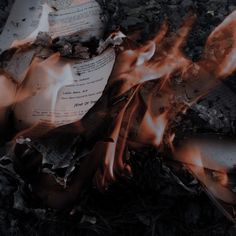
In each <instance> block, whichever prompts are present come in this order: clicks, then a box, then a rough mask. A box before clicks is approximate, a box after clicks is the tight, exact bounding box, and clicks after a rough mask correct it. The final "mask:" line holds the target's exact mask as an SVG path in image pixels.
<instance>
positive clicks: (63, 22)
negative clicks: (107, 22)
mask: <svg viewBox="0 0 236 236" xmlns="http://www.w3.org/2000/svg"><path fill="white" fill-rule="evenodd" d="M78 2H79V3H77V2H75V3H74V4H72V5H71V6H70V7H66V8H65V9H61V10H59V11H55V12H52V13H50V14H49V18H48V19H49V32H50V35H51V36H52V37H53V38H55V37H58V36H66V35H71V34H74V33H75V32H76V33H78V35H79V36H80V40H81V41H88V40H89V39H90V38H91V37H96V38H100V37H101V36H102V33H103V30H104V23H103V22H102V19H101V13H102V10H101V7H100V6H99V4H98V3H97V2H96V1H95V0H89V1H87V2H85V3H81V1H78Z"/></svg>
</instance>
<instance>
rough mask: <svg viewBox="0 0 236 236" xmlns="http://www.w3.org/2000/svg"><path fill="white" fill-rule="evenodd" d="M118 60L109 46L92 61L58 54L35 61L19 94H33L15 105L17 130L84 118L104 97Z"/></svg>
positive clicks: (66, 122) (20, 95)
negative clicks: (78, 59) (73, 58)
mask: <svg viewBox="0 0 236 236" xmlns="http://www.w3.org/2000/svg"><path fill="white" fill-rule="evenodd" d="M114 62H115V52H114V50H113V49H111V48H110V49H107V50H106V51H105V52H103V53H102V54H101V55H98V56H96V57H93V58H92V59H89V60H80V61H77V62H75V61H71V60H65V59H62V58H60V56H58V55H57V54H55V55H52V56H51V57H49V58H48V59H46V60H44V61H34V62H33V63H32V64H33V65H32V66H31V68H30V73H29V75H28V77H27V78H26V81H25V85H24V87H23V88H22V89H21V90H20V91H18V96H19V97H22V96H23V95H22V94H30V95H29V97H28V98H27V99H25V100H23V101H21V102H19V103H17V104H16V106H15V108H14V113H15V116H16V125H17V128H18V129H24V128H28V127H30V126H32V125H34V124H36V123H40V122H44V123H45V122H48V123H52V124H53V125H55V126H60V125H64V124H68V123H71V122H74V121H76V120H79V119H81V118H82V117H83V116H84V115H85V114H86V113H87V111H88V110H89V109H90V108H91V107H92V106H93V105H94V104H95V102H96V101H97V100H98V99H99V98H100V97H101V95H102V92H103V90H104V88H105V86H106V84H107V81H108V78H109V76H110V73H111V71H112V68H113V65H114Z"/></svg>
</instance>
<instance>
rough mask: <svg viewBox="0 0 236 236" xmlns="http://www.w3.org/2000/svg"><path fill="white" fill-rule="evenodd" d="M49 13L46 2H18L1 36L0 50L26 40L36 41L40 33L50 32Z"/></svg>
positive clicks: (30, 0)
mask: <svg viewBox="0 0 236 236" xmlns="http://www.w3.org/2000/svg"><path fill="white" fill-rule="evenodd" d="M43 9H44V14H42V13H43ZM49 11H51V9H50V8H49V6H48V5H47V4H44V0H23V1H22V0H16V1H15V3H14V5H13V7H12V9H11V12H10V15H9V17H8V20H7V22H6V25H5V27H4V29H3V31H2V34H1V35H0V50H1V51H5V50H6V49H8V48H10V47H11V46H14V45H15V44H16V42H17V41H21V40H24V39H26V38H28V39H29V38H31V39H32V40H34V39H35V37H36V36H37V34H38V32H39V31H48V30H49V25H48V16H47V15H48V13H49ZM22 43H23V42H22Z"/></svg>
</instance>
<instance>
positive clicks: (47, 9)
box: [0, 0, 104, 51]
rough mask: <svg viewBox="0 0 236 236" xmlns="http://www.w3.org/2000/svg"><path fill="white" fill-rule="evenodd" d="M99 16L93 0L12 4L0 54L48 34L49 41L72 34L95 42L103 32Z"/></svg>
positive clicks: (33, 0)
mask: <svg viewBox="0 0 236 236" xmlns="http://www.w3.org/2000/svg"><path fill="white" fill-rule="evenodd" d="M65 3H67V4H65ZM100 15H101V8H100V6H99V4H98V3H97V2H96V1H95V0H87V1H73V2H72V1H58V2H56V3H55V1H46V0H24V1H21V0H16V2H15V4H14V6H13V8H12V10H11V13H10V16H9V18H8V20H7V23H6V25H5V27H4V30H3V32H2V34H1V36H0V51H5V50H6V49H8V48H10V47H15V46H19V45H23V44H26V43H31V42H33V41H34V40H35V39H36V37H37V35H38V33H39V32H48V33H50V35H51V36H52V38H55V37H58V36H66V35H71V34H74V33H76V34H78V35H79V36H80V39H81V40H82V41H87V40H88V39H90V38H91V37H97V38H99V37H101V35H102V34H103V30H104V22H102V19H101V17H100Z"/></svg>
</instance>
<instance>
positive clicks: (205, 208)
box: [0, 0, 236, 235]
mask: <svg viewBox="0 0 236 236" xmlns="http://www.w3.org/2000/svg"><path fill="white" fill-rule="evenodd" d="M82 2H83V3H82V4H81V3H80V4H78V3H77V1H46V2H44V1H37V0H34V1H29V0H27V1H25V2H24V3H22V1H17V0H15V3H14V4H13V2H12V1H8V2H7V1H2V5H0V10H1V11H3V13H4V14H2V18H1V19H0V22H1V27H2V28H1V31H2V34H1V37H0V48H1V55H0V63H1V75H0V76H1V77H0V78H1V80H2V81H1V87H2V88H0V89H1V94H0V98H1V99H0V104H1V107H0V112H1V113H0V121H1V136H0V140H1V146H0V155H1V157H2V158H1V160H0V186H1V193H0V199H1V201H0V204H1V211H0V216H1V218H0V222H1V224H0V232H1V234H2V235H8V234H9V233H11V234H13V235H28V234H29V235H34V234H39V235H41V234H42V235H45V234H46V235H47V234H48V235H56V234H65V235H77V234H81V235H177V234H180V235H189V234H190V233H191V234H193V235H209V234H210V235H234V234H235V225H234V223H235V222H234V221H235V212H234V211H235V210H234V204H232V203H234V201H235V199H234V198H235V196H234V195H235V191H236V190H235V189H236V185H235V163H236V160H234V159H235V158H234V153H235V147H234V146H235V145H234V140H235V139H234V137H235V129H236V99H235V98H236V82H235V75H234V70H233V69H229V71H230V73H228V72H224V70H223V69H224V68H226V67H227V66H228V67H227V68H230V66H231V64H232V63H231V64H230V63H228V64H225V65H224V63H226V62H225V60H226V59H225V60H224V57H225V54H224V53H221V52H218V51H217V50H216V49H215V47H216V46H219V45H217V44H216V46H215V44H214V42H213V43H212V44H210V46H209V48H213V49H212V50H213V52H214V56H215V57H216V59H215V58H214V59H215V60H216V62H217V63H218V64H217V66H218V67H214V68H215V69H214V70H215V71H216V70H217V71H218V70H219V73H222V77H225V78H224V80H222V81H220V82H217V83H214V86H213V87H211V86H212V84H210V85H209V86H210V88H211V89H210V90H209V88H208V87H207V86H205V84H206V82H205V80H203V81H202V80H201V79H199V80H200V82H197V83H196V84H197V86H198V87H197V88H195V87H193V88H192V87H191V86H190V91H192V90H193V91H194V92H192V93H194V94H197V95H200V96H197V102H194V103H193V104H192V101H193V100H194V101H195V99H196V98H195V95H194V96H193V95H192V93H191V92H190V93H189V92H188V91H189V90H186V91H185V92H184V95H183V94H182V90H181V89H180V88H182V87H181V85H182V83H183V81H181V79H180V77H181V75H182V74H184V73H185V69H186V68H187V69H186V71H188V70H189V68H192V64H191V66H190V65H189V64H188V61H191V62H193V63H195V62H196V64H193V65H194V68H195V67H197V66H199V67H200V64H198V61H200V60H201V58H202V55H204V53H205V52H204V50H205V47H207V46H206V41H207V40H209V41H210V39H211V38H210V39H209V38H208V37H209V35H211V33H212V32H214V30H215V29H216V30H215V32H216V34H217V32H218V31H217V27H218V26H219V25H220V24H221V23H222V22H223V21H224V20H225V19H226V17H227V16H228V15H230V14H233V12H234V10H235V9H236V5H235V3H234V1H230V0H229V1H227V2H225V1H217V0H209V1H194V0H179V1H178V0H171V1H164V0H163V1H155V0H149V1H141V0H140V1H132V0H128V1H121V0H120V1H115V0H114V1H113V0H112V1H103V0H98V1H82ZM24 4H25V5H24ZM12 5H13V6H12ZM11 6H12V8H11ZM19 9H22V11H20V10H19ZM8 12H10V15H9V17H8V19H7V16H8ZM188 15H190V18H188ZM192 15H194V16H195V21H194V24H193V25H190V23H189V22H191V19H192V18H191V16H192ZM6 19H7V20H6ZM45 19H46V20H45ZM84 19H86V20H84ZM185 19H186V20H185ZM230 19H231V18H230ZM5 20H6V22H5ZM165 21H167V24H168V25H169V31H170V32H172V35H173V36H171V37H170V38H173V39H176V38H175V37H176V35H177V36H178V33H177V34H176V32H180V38H181V32H182V31H178V30H179V28H181V25H182V24H183V25H184V27H185V28H188V27H189V31H190V32H189V33H188V35H187V36H186V37H187V39H186V40H183V42H182V44H181V47H182V50H183V52H184V54H185V55H186V58H185V57H184V63H186V62H187V65H188V66H187V67H185V64H184V65H181V66H180V67H181V69H180V71H179V70H178V71H176V72H174V73H171V78H170V85H169V84H168V86H167V88H165V90H164V92H166V91H167V94H168V91H169V90H171V91H172V89H173V90H175V88H177V90H178V89H179V90H181V92H179V93H176V94H177V95H179V96H180V95H181V96H180V99H182V100H181V103H180V105H181V106H180V108H178V106H177V105H178V101H175V102H176V103H175V104H177V105H176V109H177V108H178V109H180V110H181V112H178V114H174V115H173V117H174V118H173V119H171V122H169V123H171V127H170V128H169V126H168V128H166V130H168V131H169V130H170V133H171V134H172V133H173V131H174V135H173V136H171V145H169V148H164V147H162V148H159V147H160V146H159V143H158V144H156V143H157V142H158V139H157V138H156V137H155V140H154V141H153V139H152V138H150V134H149V133H148V135H149V136H144V140H148V141H149V140H150V142H153V143H151V144H154V145H150V143H148V145H143V146H142V147H140V146H139V147H138V148H136V143H138V142H134V143H135V144H130V146H129V148H126V149H128V150H127V151H126V155H128V157H127V160H126V161H127V163H128V166H130V167H131V168H132V174H131V172H130V171H129V168H126V172H125V174H121V177H120V178H118V180H119V181H116V182H115V183H113V181H111V182H112V183H109V181H107V182H108V184H106V183H104V181H102V180H101V179H102V178H99V177H101V175H99V174H101V173H100V172H99V174H98V175H97V173H96V176H97V178H94V179H90V181H88V183H87V182H86V185H85V187H84V188H83V189H82V190H81V193H80V196H79V201H77V202H76V203H73V206H69V207H66V208H63V209H60V210H55V209H54V207H53V206H54V204H55V205H56V204H57V202H58V201H57V199H56V198H52V203H51V202H50V204H51V205H50V204H45V202H47V200H45V198H44V196H43V197H41V195H43V194H42V193H44V190H45V189H47V188H48V186H47V183H46V184H45V182H47V181H48V183H49V186H50V184H51V182H50V179H47V178H45V180H44V181H45V182H44V183H43V185H37V184H38V182H37V180H34V173H36V172H38V168H39V166H40V171H42V172H43V174H45V175H47V176H51V177H52V178H53V181H54V182H55V183H57V184H58V185H59V186H62V188H64V189H66V188H67V185H68V186H70V184H71V183H72V182H73V179H76V173H77V171H78V173H81V172H82V173H83V171H82V170H81V169H83V168H81V166H83V165H82V164H81V163H83V161H84V159H85V160H86V158H87V159H88V160H89V155H90V151H91V148H92V147H93V146H94V143H96V142H97V140H99V143H98V145H97V146H98V149H94V150H95V152H96V154H97V155H99V151H100V150H102V148H103V147H104V148H105V150H107V149H106V148H107V146H106V145H107V144H108V145H110V144H112V145H113V143H114V140H111V136H109V135H108V136H107V137H104V136H103V133H104V132H105V133H106V128H107V127H106V126H109V124H110V123H111V124H113V123H112V122H113V119H114V116H115V115H117V114H119V111H120V110H122V108H124V107H125V106H126V105H127V101H128V105H127V107H128V110H125V112H126V113H128V114H132V112H131V111H132V108H133V106H132V104H133V103H135V102H136V100H135V98H137V99H138V100H137V101H138V104H139V106H138V108H137V109H138V111H139V112H138V113H140V114H143V117H145V114H146V113H145V109H147V108H149V107H148V103H147V104H146V105H145V106H144V108H145V109H144V108H143V107H142V103H140V100H141V101H143V100H144V103H145V102H146V100H145V98H146V97H148V93H149V92H150V93H155V90H153V88H154V87H155V86H156V82H155V81H154V82H153V79H154V78H153V77H152V75H151V77H150V78H151V79H149V80H148V81H146V82H145V84H144V85H143V87H144V89H143V90H141V92H140V90H136V87H132V86H131V87H129V86H130V85H129V84H128V88H130V89H129V90H124V93H121V95H120V91H119V90H121V91H123V90H122V89H120V84H119V83H117V84H115V86H113V84H111V85H110V83H109V77H110V74H111V73H112V75H113V74H114V73H115V72H114V70H113V66H114V65H116V63H117V57H116V55H117V54H119V53H120V51H121V52H122V51H125V50H126V49H127V48H129V49H130V50H133V51H134V52H137V50H136V48H138V49H140V50H141V53H140V51H138V54H139V57H138V59H137V60H136V62H135V63H136V64H135V65H136V66H137V67H138V66H140V65H143V64H145V63H146V61H148V60H149V59H150V58H151V57H153V53H154V51H153V44H152V43H151V44H150V45H151V46H150V45H148V44H147V43H146V42H149V40H152V39H153V38H155V36H156V34H157V32H158V31H160V32H162V31H163V32H164V30H165V26H163V22H165ZM232 21H233V22H234V18H233V19H232ZM183 22H185V23H183ZM4 24H5V25H4ZM185 28H183V29H185ZM219 30H221V28H219ZM222 31H223V39H222V38H221V36H218V34H217V35H216V40H219V42H220V44H224V43H225V42H224V37H226V38H227V37H229V40H226V41H227V43H228V44H229V45H228V44H227V45H226V46H225V48H224V49H225V50H226V52H227V53H228V54H229V55H230V45H231V44H233V43H234V42H233V43H232V38H231V37H232V35H231V34H230V33H229V32H231V31H233V30H232V29H230V28H228V29H222ZM233 36H234V35H233ZM157 38H158V37H157ZM213 38H214V37H213ZM157 40H158V39H157ZM228 41H230V42H228ZM170 42H172V41H171V40H170ZM230 43H231V44H230ZM159 44H160V45H161V42H160V43H159ZM166 45H167V46H166ZM166 45H164V46H163V48H164V49H165V48H166V47H168V46H171V43H169V42H167V44H166ZM233 45H234V44H233ZM231 46H232V45H231ZM158 47H159V45H158V44H157V48H155V51H158V50H159V48H158ZM228 48H229V49H228ZM135 50H136V51H135ZM161 50H162V46H160V52H161ZM220 50H221V48H220V46H219V51H220ZM227 50H229V51H227ZM209 51H210V52H212V51H211V50H210V49H209ZM158 52H159V51H158ZM140 54H141V56H140ZM169 54H171V53H169ZM206 54H207V53H206ZM150 55H151V56H150ZM163 55H164V54H163ZM173 55H174V62H173V61H171V62H170V63H173V64H174V66H175V65H176V64H175V63H176V61H177V62H178V61H181V60H182V59H183V58H182V53H180V54H178V53H177V54H173ZM154 56H155V55H154ZM207 56H209V57H211V54H210V53H209V54H207ZM157 59H158V57H157ZM211 59H212V58H211ZM218 60H219V61H218ZM167 62H169V61H167ZM124 63H126V61H124ZM127 63H130V62H127ZM131 64H132V63H131ZM203 64H204V63H203ZM221 65H224V67H223V66H222V70H221ZM142 71H143V70H142ZM183 71H184V72H183ZM190 71H191V73H192V69H191V70H190ZM222 71H223V72H222ZM193 72H195V70H193ZM181 73H182V74H181ZM199 73H200V72H199ZM201 73H203V72H201ZM204 73H205V72H204ZM193 74H194V73H193ZM149 75H150V74H148V76H149ZM187 75H188V73H187V72H186V76H187ZM155 76H156V74H155ZM193 77H194V76H193ZM196 77H197V72H196ZM205 77H207V76H205ZM205 77H204V79H205ZM118 82H119V81H118ZM91 84H92V85H93V86H89V85H91ZM157 85H159V82H158V84H157ZM179 86H180V87H179ZM186 86H188V84H186ZM205 87H207V88H206V89H207V93H204V96H203V95H202V92H201V90H203V91H204V89H205ZM110 88H112V89H110ZM121 88H123V87H122V86H121ZM191 89H192V90H191ZM152 90H153V91H152ZM143 91H144V92H143ZM199 91H200V92H201V93H200V92H199ZM114 94H115V95H116V94H118V95H119V96H114ZM113 96H114V100H113V99H111V98H113ZM140 97H141V99H140ZM157 97H158V96H157ZM182 97H183V98H182ZM147 100H148V99H147ZM133 101H135V102H133ZM154 102H155V101H154ZM104 104H105V107H106V108H103V106H104ZM183 104H185V105H186V104H187V109H186V111H183V112H182V108H183ZM189 104H191V105H189ZM171 105H173V104H171ZM166 106H167V105H166ZM167 108H168V106H167ZM184 108H185V107H184ZM135 109H136V108H135ZM165 109H166V108H165ZM165 109H164V110H163V107H161V110H163V111H162V113H161V114H165ZM147 110H148V109H147ZM184 110H185V109H184ZM107 113H108V114H107ZM179 113H180V114H179ZM147 114H148V115H150V114H151V113H150V114H149V113H147ZM148 117H149V116H148ZM161 117H162V116H161ZM170 117H172V113H171V114H170ZM154 118H157V119H158V121H160V119H159V117H154ZM168 118H169V117H168ZM169 119H170V118H169ZM81 120H82V122H81ZM83 120H85V121H83ZM153 120H154V119H153ZM153 120H152V121H153ZM122 122H123V123H124V127H130V123H129V116H125V115H124V117H123V120H122ZM81 123H82V126H81ZM68 124H76V125H72V126H67V125H68ZM148 124H149V123H148ZM116 125H117V124H116V122H114V126H115V127H116ZM132 125H134V126H135V125H138V126H139V125H140V117H138V118H137V117H135V118H134V119H133V120H132ZM132 125H131V131H130V133H129V136H130V139H131V140H132V141H133V140H135V141H136V140H137V138H136V136H138V138H139V133H138V131H137V130H136V129H135V128H132V127H133V126H132ZM145 125H146V123H145ZM61 127H64V128H61ZM81 127H82V128H85V129H86V128H87V129H86V132H85V133H86V134H85V135H81V133H82V134H83V131H81ZM90 127H92V128H90ZM124 127H123V129H122V128H121V133H122V132H123V133H124V134H123V133H122V135H123V136H124V137H125V128H124ZM140 127H146V126H141V125H140ZM127 129H128V128H127ZM146 129H147V128H143V130H141V131H143V133H145V132H144V131H145V130H146ZM147 130H148V129H147ZM48 133H49V135H48ZM78 134H80V135H78ZM108 134H110V133H109V132H108ZM112 134H113V133H112ZM151 134H152V133H151ZM42 137H43V138H42ZM151 137H152V136H151ZM165 138H166V135H163V140H164V139H165ZM169 138H170V137H169V136H168V137H167V140H170V139H169ZM190 139H194V140H193V142H194V144H195V140H197V141H196V145H198V146H200V147H202V148H203V150H204V151H205V154H206V156H204V158H205V159H204V163H202V162H201V163H200V164H199V163H198V164H199V165H200V166H201V165H203V166H204V171H203V170H202V169H200V170H199V166H198V165H197V166H198V167H197V168H195V162H196V161H197V162H199V160H200V161H202V159H201V158H199V159H195V157H196V155H195V154H196V153H194V155H193V159H191V156H189V158H187V160H186V159H185V158H184V157H182V156H181V153H180V154H179V155H180V156H181V157H179V158H180V159H178V158H177V159H172V158H169V157H170V156H172V151H173V150H171V147H172V145H174V146H181V145H182V143H184V142H185V141H184V140H187V141H188V140H190ZM141 140H143V139H142V138H141ZM139 141H140V140H139ZM165 142H167V141H166V140H165ZM155 145H156V146H158V148H156V146H155ZM190 145H192V143H190ZM95 146H96V145H95ZM78 147H79V148H78ZM109 147H110V146H109ZM133 147H134V148H133ZM188 147H189V146H188V145H187V147H186V149H185V147H184V151H185V152H188ZM13 149H14V150H13ZM191 151H192V149H191ZM32 153H33V155H35V156H36V155H37V154H38V153H40V155H41V156H40V157H39V158H38V159H37V158H35V159H34V160H33V161H29V160H27V158H29V157H31V155H32ZM18 154H19V155H20V156H21V158H22V160H23V165H22V163H21V162H22V160H20V161H19V163H20V164H19V165H18V166H17V165H13V164H14V163H13V162H14V161H15V160H14V158H12V156H14V155H18ZM24 155H25V156H24ZM179 160H180V161H179ZM92 161H93V159H92ZM92 161H90V162H89V163H88V165H84V166H85V167H84V168H92V167H93V166H94V165H93V164H92ZM38 162H40V163H39V164H38ZM183 163H184V165H183ZM213 167H214V168H213ZM94 168H95V167H94ZM103 169H105V168H102V170H103ZM99 171H100V170H99ZM84 172H85V173H87V172H89V171H88V170H86V171H84ZM123 175H124V176H123ZM84 176H86V174H84ZM123 177H124V178H123ZM31 178H33V180H31ZM29 179H30V180H29ZM107 179H109V178H108V177H107ZM34 181H35V182H34ZM54 182H53V184H54ZM78 182H79V183H80V179H79V181H78ZM90 182H92V183H90ZM105 182H106V181H105ZM35 183H37V184H35ZM34 184H35V185H36V186H37V187H35V188H34V186H33V185H34ZM38 186H39V187H38ZM71 186H72V184H71ZM32 188H33V190H32ZM37 188H38V189H39V193H38V192H37ZM52 188H53V187H52ZM35 189H36V190H35ZM72 193H73V191H72ZM40 194H41V195H40ZM45 194H46V195H47V194H48V192H46V191H45ZM53 194H56V193H54V192H52V194H51V195H53ZM75 195H76V193H75ZM55 196H57V195H55ZM46 198H47V199H49V198H50V197H48V196H47V197H46ZM42 199H43V200H42ZM227 201H229V202H230V204H227ZM48 202H49V201H48ZM48 202H47V203H48ZM45 229H46V231H47V232H45Z"/></svg>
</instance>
